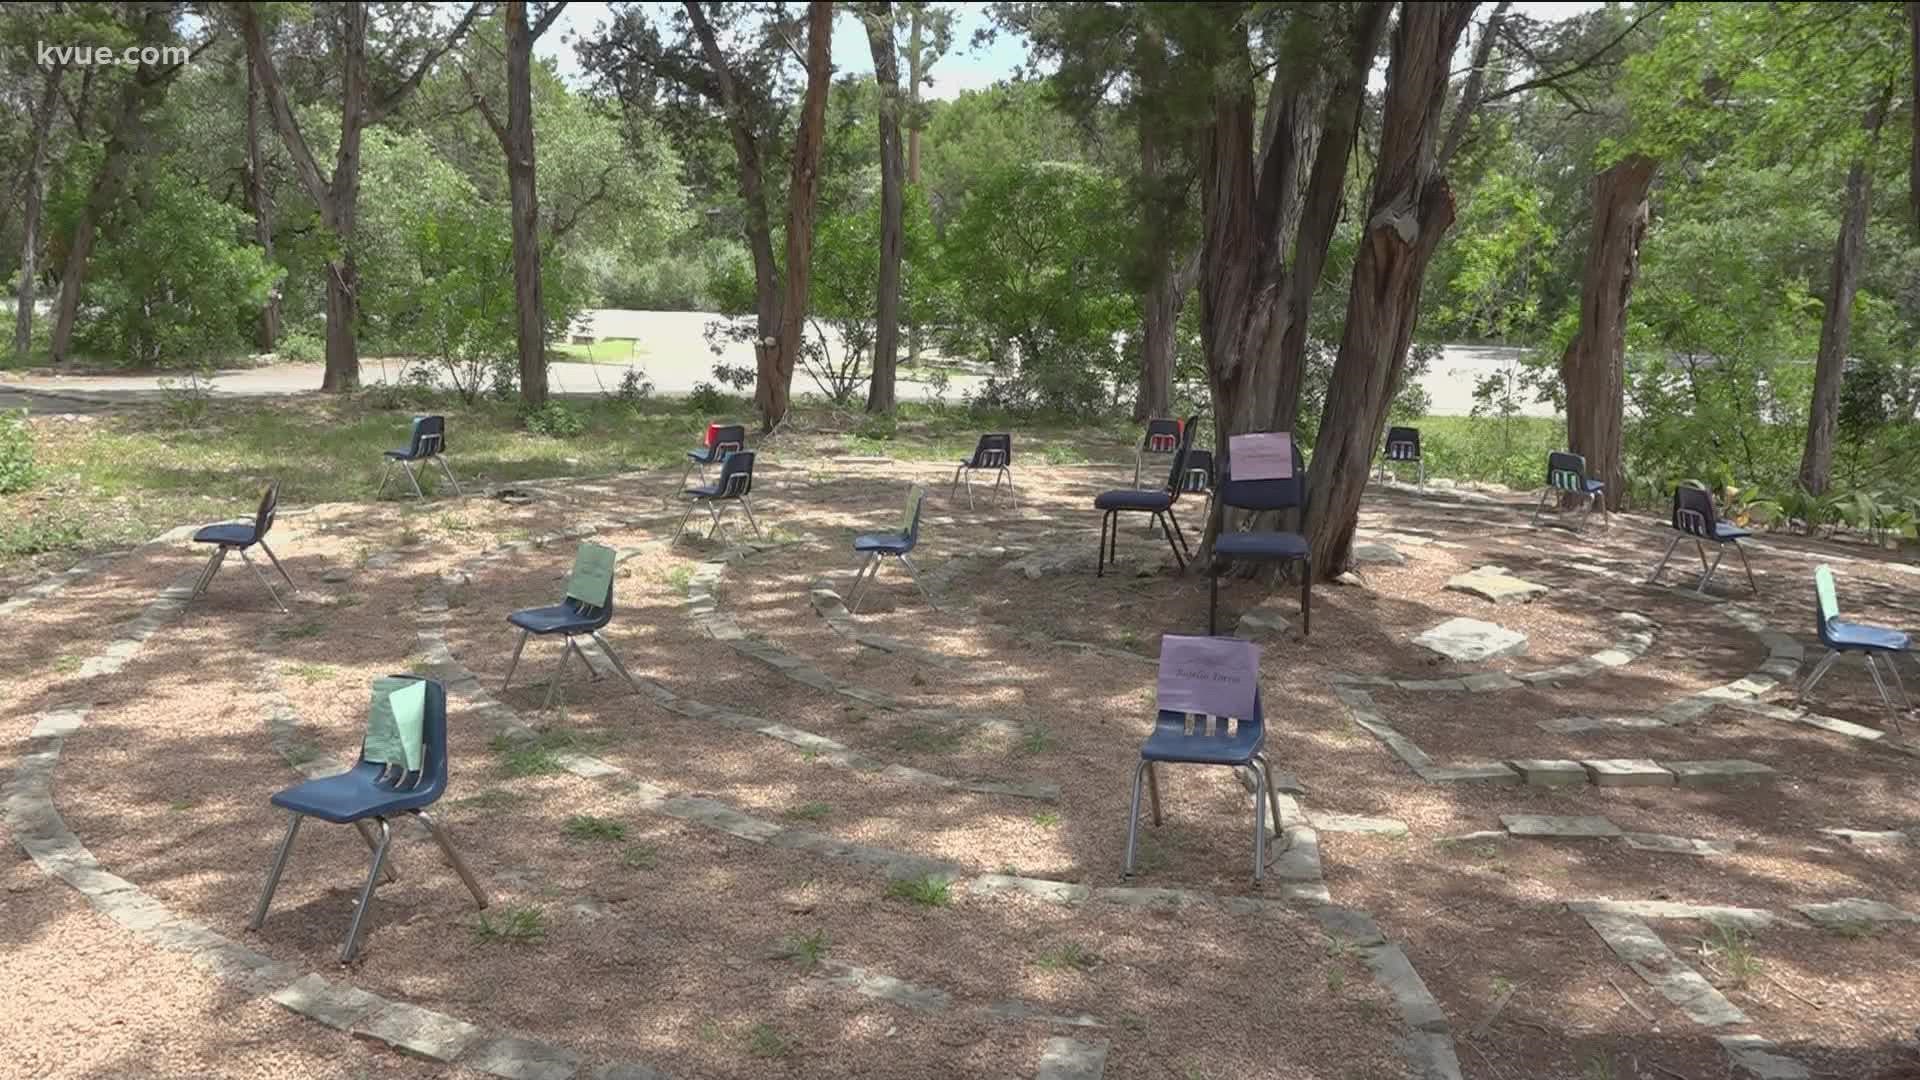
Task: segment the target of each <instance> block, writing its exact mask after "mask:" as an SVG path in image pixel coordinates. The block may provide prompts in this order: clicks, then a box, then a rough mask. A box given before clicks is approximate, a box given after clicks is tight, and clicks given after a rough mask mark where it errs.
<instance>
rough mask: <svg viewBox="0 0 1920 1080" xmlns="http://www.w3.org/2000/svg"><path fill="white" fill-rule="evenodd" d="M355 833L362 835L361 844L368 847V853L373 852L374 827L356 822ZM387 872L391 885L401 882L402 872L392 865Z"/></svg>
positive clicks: (388, 865)
mask: <svg viewBox="0 0 1920 1080" xmlns="http://www.w3.org/2000/svg"><path fill="white" fill-rule="evenodd" d="M353 831H354V832H357V833H359V834H360V842H361V843H363V844H365V845H367V850H368V851H372V850H373V848H374V839H373V827H372V826H370V825H368V824H367V823H366V822H364V821H356V822H354V823H353ZM386 870H387V881H388V883H389V884H391V883H393V882H396V881H399V880H400V872H399V871H397V870H395V869H394V868H393V865H392V864H391V863H389V864H387V868H386Z"/></svg>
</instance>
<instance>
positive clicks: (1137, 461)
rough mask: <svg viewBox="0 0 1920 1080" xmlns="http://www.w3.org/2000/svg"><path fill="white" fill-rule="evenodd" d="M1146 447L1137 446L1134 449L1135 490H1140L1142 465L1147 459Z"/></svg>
mask: <svg viewBox="0 0 1920 1080" xmlns="http://www.w3.org/2000/svg"><path fill="white" fill-rule="evenodd" d="M1146 457H1147V451H1146V448H1145V447H1136V448H1135V449H1134V451H1133V490H1135V491H1139V490H1140V465H1141V463H1142V462H1144V461H1145V460H1146Z"/></svg>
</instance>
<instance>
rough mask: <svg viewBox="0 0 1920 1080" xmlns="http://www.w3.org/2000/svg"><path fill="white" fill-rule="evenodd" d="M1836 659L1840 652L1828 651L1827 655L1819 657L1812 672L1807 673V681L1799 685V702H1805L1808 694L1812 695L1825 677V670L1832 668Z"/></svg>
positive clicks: (1838, 657)
mask: <svg viewBox="0 0 1920 1080" xmlns="http://www.w3.org/2000/svg"><path fill="white" fill-rule="evenodd" d="M1838 659H1840V650H1839V649H1828V650H1827V655H1825V656H1823V657H1821V658H1820V662H1819V663H1817V664H1815V665H1813V670H1812V671H1810V672H1808V673H1807V681H1806V682H1803V683H1801V684H1800V700H1801V701H1802V702H1805V701H1806V700H1807V695H1808V694H1811V693H1813V688H1814V686H1815V685H1816V684H1818V683H1819V682H1820V680H1821V679H1822V678H1824V677H1825V676H1826V674H1827V669H1828V668H1830V667H1832V666H1833V662H1834V661H1835V660H1838Z"/></svg>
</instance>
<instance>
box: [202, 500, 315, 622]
mask: <svg viewBox="0 0 1920 1080" xmlns="http://www.w3.org/2000/svg"><path fill="white" fill-rule="evenodd" d="M279 508H280V482H279V481H277V480H276V481H274V482H272V483H270V484H268V485H267V490H266V491H265V492H264V493H263V494H262V495H261V496H260V508H259V509H258V510H255V511H254V514H253V523H252V524H247V523H245V522H237V523H227V524H221V525H208V526H207V527H205V528H203V529H201V530H200V531H199V532H197V533H194V534H193V542H194V543H196V544H214V545H217V546H216V547H215V548H214V549H213V556H212V557H211V558H209V559H208V560H207V565H206V568H205V569H203V570H201V571H200V577H199V579H198V580H196V581H195V582H194V584H193V592H192V593H191V594H189V595H188V596H187V603H189V604H191V603H193V602H194V601H195V600H197V599H199V598H200V597H201V596H203V595H205V593H206V591H207V587H208V586H209V585H212V584H213V575H215V574H217V573H219V572H220V564H222V563H224V562H226V561H227V553H228V552H230V551H237V552H239V553H240V561H241V562H244V563H246V564H247V567H248V569H250V570H252V571H253V576H254V577H257V578H259V579H260V584H262V585H265V586H266V587H267V595H269V596H271V597H273V602H274V605H275V606H277V607H278V608H279V609H280V610H281V611H285V610H287V605H286V604H284V603H281V601H280V594H279V593H277V592H275V591H274V589H273V582H271V581H269V580H267V575H266V574H264V573H261V572H260V568H259V567H258V566H255V565H254V564H253V560H252V559H249V558H247V549H248V548H250V547H253V546H254V545H256V544H258V545H259V546H260V550H261V551H264V552H266V553H267V558H269V559H271V560H273V568H274V569H275V570H278V571H280V576H281V577H283V578H285V579H286V582H287V588H289V589H292V588H295V587H296V586H295V585H294V584H293V578H292V577H291V576H290V575H289V574H288V573H287V568H286V567H284V566H281V565H280V559H279V557H278V556H276V555H275V554H274V553H273V549H272V548H270V547H268V546H267V530H269V529H271V528H273V519H274V515H275V514H276V513H277V512H278V511H279Z"/></svg>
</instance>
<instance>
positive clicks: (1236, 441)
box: [1227, 431, 1293, 480]
mask: <svg viewBox="0 0 1920 1080" xmlns="http://www.w3.org/2000/svg"><path fill="white" fill-rule="evenodd" d="M1227 454H1228V456H1229V458H1231V461H1232V464H1231V467H1232V470H1233V478H1234V479H1235V480H1291V479H1292V478H1293V435H1292V433H1291V432H1286V431H1256V432H1254V433H1253V434H1251V435H1230V436H1228V437H1227Z"/></svg>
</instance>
